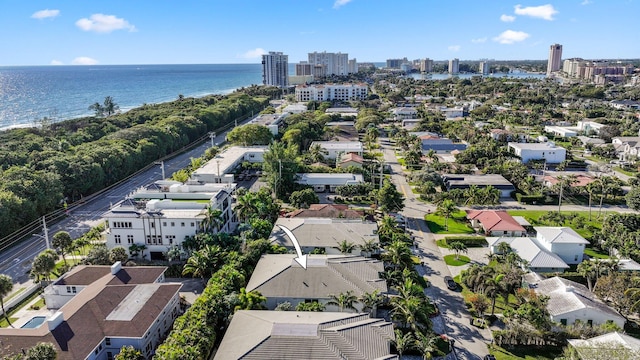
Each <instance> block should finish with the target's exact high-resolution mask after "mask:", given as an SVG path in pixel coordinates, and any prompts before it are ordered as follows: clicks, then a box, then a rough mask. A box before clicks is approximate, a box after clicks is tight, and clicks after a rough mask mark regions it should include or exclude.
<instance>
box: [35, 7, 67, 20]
mask: <svg viewBox="0 0 640 360" xmlns="http://www.w3.org/2000/svg"><path fill="white" fill-rule="evenodd" d="M58 15H60V10H49V9H45V10H40V11H36V12H34V13H33V14H32V15H31V18H32V19H46V18H54V17H56V16H58Z"/></svg>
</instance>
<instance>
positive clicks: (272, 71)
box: [262, 51, 289, 87]
mask: <svg viewBox="0 0 640 360" xmlns="http://www.w3.org/2000/svg"><path fill="white" fill-rule="evenodd" d="M262 83H263V84H264V85H271V86H278V87H287V86H289V55H284V54H283V53H282V52H275V51H269V53H268V54H264V55H262Z"/></svg>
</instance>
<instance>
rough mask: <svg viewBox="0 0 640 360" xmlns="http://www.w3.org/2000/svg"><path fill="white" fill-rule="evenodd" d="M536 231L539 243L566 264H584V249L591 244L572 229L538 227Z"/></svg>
mask: <svg viewBox="0 0 640 360" xmlns="http://www.w3.org/2000/svg"><path fill="white" fill-rule="evenodd" d="M534 229H535V230H536V232H537V234H536V239H537V240H538V242H539V243H540V244H542V246H544V247H545V249H547V250H549V251H551V252H552V253H554V254H556V255H558V256H559V257H560V258H561V259H562V260H563V261H564V262H565V263H567V264H569V265H571V264H579V263H581V262H582V257H583V254H584V248H585V246H586V245H587V244H589V242H588V241H587V240H586V239H585V238H583V237H582V236H580V234H578V233H577V232H575V231H574V230H573V229H572V228H570V227H552V226H538V227H534Z"/></svg>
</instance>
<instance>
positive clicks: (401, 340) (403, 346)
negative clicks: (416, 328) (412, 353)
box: [393, 329, 415, 359]
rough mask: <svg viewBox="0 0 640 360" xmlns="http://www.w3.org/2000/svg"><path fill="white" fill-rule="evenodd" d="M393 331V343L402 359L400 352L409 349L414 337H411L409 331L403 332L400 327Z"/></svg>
mask: <svg viewBox="0 0 640 360" xmlns="http://www.w3.org/2000/svg"><path fill="white" fill-rule="evenodd" d="M395 333H396V339H395V340H394V341H393V344H394V345H395V347H396V351H398V355H399V358H400V359H402V354H403V353H404V352H405V351H407V350H409V349H411V347H412V345H413V344H414V341H415V339H414V337H413V334H411V333H410V332H408V333H403V332H402V331H401V330H400V329H396V330H395Z"/></svg>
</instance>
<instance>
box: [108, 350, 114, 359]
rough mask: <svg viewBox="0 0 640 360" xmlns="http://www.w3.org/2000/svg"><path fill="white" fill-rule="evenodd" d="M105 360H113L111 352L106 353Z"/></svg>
mask: <svg viewBox="0 0 640 360" xmlns="http://www.w3.org/2000/svg"><path fill="white" fill-rule="evenodd" d="M107 360H113V353H112V352H111V351H107Z"/></svg>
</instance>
